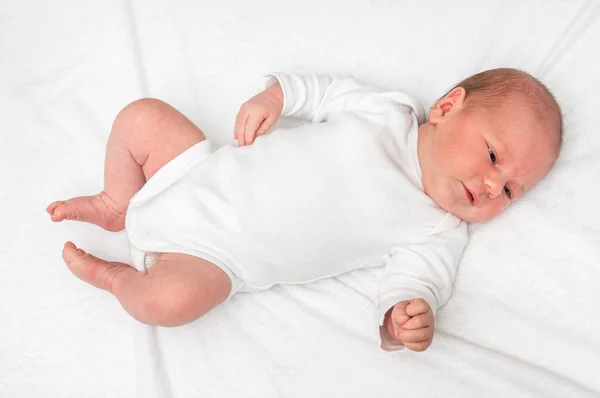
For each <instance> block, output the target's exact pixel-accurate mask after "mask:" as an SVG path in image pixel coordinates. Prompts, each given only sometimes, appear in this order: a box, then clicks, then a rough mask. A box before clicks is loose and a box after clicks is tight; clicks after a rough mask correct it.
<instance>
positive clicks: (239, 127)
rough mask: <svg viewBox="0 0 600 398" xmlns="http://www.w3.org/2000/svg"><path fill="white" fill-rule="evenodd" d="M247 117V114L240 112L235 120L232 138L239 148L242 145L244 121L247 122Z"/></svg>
mask: <svg viewBox="0 0 600 398" xmlns="http://www.w3.org/2000/svg"><path fill="white" fill-rule="evenodd" d="M248 116H249V115H248V113H245V112H242V111H240V112H239V113H238V114H237V117H236V118H235V128H234V130H233V131H234V133H233V138H236V139H237V141H238V145H239V146H242V145H244V140H245V129H246V121H247V120H248Z"/></svg>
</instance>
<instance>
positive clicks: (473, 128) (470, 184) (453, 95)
mask: <svg viewBox="0 0 600 398" xmlns="http://www.w3.org/2000/svg"><path fill="white" fill-rule="evenodd" d="M465 104H466V94H465V91H464V89H463V88H461V87H458V88H456V89H454V90H453V91H452V92H450V93H448V95H447V96H445V97H444V98H442V99H441V100H439V101H438V102H436V103H435V104H434V106H433V107H432V109H431V112H430V114H429V118H428V121H427V122H426V123H424V124H422V125H421V126H420V127H419V161H420V163H421V169H422V173H423V179H422V181H423V186H424V188H425V193H426V194H427V195H428V196H429V197H430V198H431V199H432V200H433V201H434V202H435V203H436V204H437V205H438V206H440V207H442V208H443V209H445V210H447V211H448V212H450V213H452V214H454V215H456V216H457V217H460V218H462V219H463V220H465V221H469V222H482V221H487V220H489V219H491V218H493V217H495V216H497V215H498V214H500V213H501V212H502V211H503V210H504V209H505V208H506V207H507V206H508V205H510V204H511V203H512V202H514V201H515V200H517V199H519V198H521V197H522V196H523V194H524V193H525V192H526V191H527V190H529V189H530V188H531V187H532V186H534V185H535V184H536V183H537V182H538V181H540V180H541V179H542V178H543V177H544V176H545V175H546V173H547V172H548V170H549V169H550V167H551V166H552V164H553V163H554V161H555V160H556V157H557V150H556V140H555V136H556V137H557V136H558V134H553V133H552V131H549V127H548V126H547V125H546V124H542V123H540V122H539V121H538V120H537V119H536V117H535V114H534V113H533V111H532V110H531V109H530V107H529V106H528V105H527V103H526V101H525V100H524V99H522V98H519V97H517V96H514V98H511V100H510V101H505V103H503V104H499V105H498V106H497V107H496V108H495V109H485V108H481V107H477V108H476V107H465ZM488 146H489V148H488ZM491 153H493V155H491ZM492 156H493V157H495V160H496V161H495V163H494V162H493V160H492ZM507 190H508V191H510V193H511V195H510V196H509V195H508V194H507Z"/></svg>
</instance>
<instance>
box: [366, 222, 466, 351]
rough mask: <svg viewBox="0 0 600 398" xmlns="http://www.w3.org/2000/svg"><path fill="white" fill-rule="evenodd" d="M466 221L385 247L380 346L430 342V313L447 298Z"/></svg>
mask: <svg viewBox="0 0 600 398" xmlns="http://www.w3.org/2000/svg"><path fill="white" fill-rule="evenodd" d="M467 239H468V238H467V230H466V224H465V223H464V222H461V223H460V224H459V225H456V226H454V227H452V226H451V227H449V228H448V229H446V230H444V231H441V232H434V233H431V234H429V235H427V236H423V237H421V238H415V241H414V242H412V243H411V244H406V245H403V246H400V247H397V248H396V249H395V250H393V252H391V253H390V258H389V259H388V264H387V267H386V270H385V273H384V278H383V281H382V283H381V285H380V288H379V311H378V318H379V335H380V338H381V348H382V349H384V350H386V351H398V350H402V349H404V347H406V348H408V349H411V350H414V351H423V350H425V349H426V348H427V347H429V345H430V344H431V340H432V338H433V331H434V316H435V314H436V312H437V310H438V309H439V308H440V307H441V306H442V305H444V304H445V303H446V301H448V299H449V298H450V294H451V292H452V284H453V283H454V278H455V276H456V271H457V268H458V263H459V261H460V258H461V256H462V252H463V250H464V248H465V246H466V244H467Z"/></svg>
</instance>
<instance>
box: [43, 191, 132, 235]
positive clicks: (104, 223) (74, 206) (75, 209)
mask: <svg viewBox="0 0 600 398" xmlns="http://www.w3.org/2000/svg"><path fill="white" fill-rule="evenodd" d="M46 211H47V212H48V214H50V216H51V217H50V218H51V219H52V221H54V222H59V221H62V220H76V221H85V222H89V223H92V224H95V225H97V226H99V227H102V228H104V229H106V230H108V231H113V232H118V231H121V230H123V229H124V228H125V213H122V212H119V211H118V210H117V206H116V205H115V203H114V202H113V201H112V199H110V197H109V196H108V195H107V194H106V193H105V192H104V191H103V192H100V193H99V194H98V195H94V196H78V197H76V198H72V199H69V200H66V201H58V202H54V203H52V204H51V205H50V206H48V208H47V209H46Z"/></svg>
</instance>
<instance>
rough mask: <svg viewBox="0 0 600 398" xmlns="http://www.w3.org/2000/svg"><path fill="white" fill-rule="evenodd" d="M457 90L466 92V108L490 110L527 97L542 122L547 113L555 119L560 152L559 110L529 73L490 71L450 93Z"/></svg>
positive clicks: (508, 70)
mask: <svg viewBox="0 0 600 398" xmlns="http://www.w3.org/2000/svg"><path fill="white" fill-rule="evenodd" d="M456 87H462V88H464V89H465V91H466V94H467V95H466V102H465V106H466V107H472V106H483V107H491V106H493V105H495V104H496V105H497V104H498V100H501V99H505V98H508V97H509V96H510V95H511V94H517V93H518V94H522V95H525V97H526V98H527V99H528V100H529V102H530V103H531V104H532V106H533V110H534V112H536V114H537V117H538V119H539V120H542V121H547V120H548V118H549V116H548V112H551V113H552V114H554V115H556V118H557V120H556V123H557V125H558V147H557V151H558V150H560V148H561V146H562V141H563V118H562V112H561V109H560V106H559V105H558V102H557V101H556V98H555V97H554V95H553V94H552V93H551V92H550V90H549V89H548V87H546V85H544V83H542V82H541V81H539V80H538V79H536V78H535V77H533V76H531V75H530V74H529V73H527V72H524V71H521V70H519V69H513V68H498V69H490V70H486V71H483V72H480V73H477V74H475V75H473V76H470V77H468V78H466V79H464V80H463V81H461V82H460V83H458V84H456V85H455V86H454V87H452V88H451V89H450V90H449V91H448V93H449V92H450V91H452V90H454V89H455V88H456ZM448 93H446V94H448ZM446 94H444V96H442V98H443V97H445V96H446ZM550 117H552V116H550Z"/></svg>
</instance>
